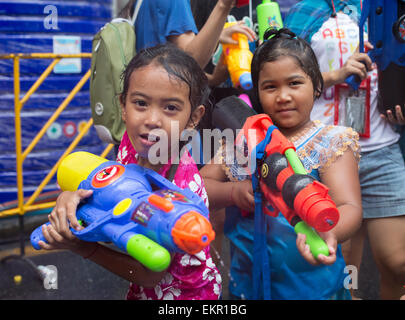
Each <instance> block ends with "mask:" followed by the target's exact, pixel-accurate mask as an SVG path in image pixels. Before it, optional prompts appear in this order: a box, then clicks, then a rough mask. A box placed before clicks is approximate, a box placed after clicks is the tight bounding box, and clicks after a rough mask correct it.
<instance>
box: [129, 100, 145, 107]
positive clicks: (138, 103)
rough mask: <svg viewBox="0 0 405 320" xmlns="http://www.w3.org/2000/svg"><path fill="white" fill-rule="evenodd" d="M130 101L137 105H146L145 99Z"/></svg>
mask: <svg viewBox="0 0 405 320" xmlns="http://www.w3.org/2000/svg"><path fill="white" fill-rule="evenodd" d="M132 103H133V104H135V105H136V106H139V107H146V101H143V100H135V101H133V102H132Z"/></svg>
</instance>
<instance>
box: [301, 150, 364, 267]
mask: <svg viewBox="0 0 405 320" xmlns="http://www.w3.org/2000/svg"><path fill="white" fill-rule="evenodd" d="M320 178H321V181H322V183H323V184H325V185H326V186H327V187H328V188H329V195H330V196H331V198H332V199H333V201H334V202H335V204H336V207H337V209H338V210H339V214H340V218H339V222H338V224H337V225H336V226H335V227H334V228H333V229H332V230H330V231H328V232H323V233H322V232H321V233H319V235H320V236H321V237H322V238H323V239H324V240H325V242H326V244H327V245H328V248H329V253H330V254H329V256H328V257H326V256H323V255H319V256H318V260H316V259H315V258H314V257H313V256H312V254H311V252H310V250H309V247H308V246H307V245H306V244H305V236H304V235H302V234H299V235H298V237H297V247H298V250H299V251H300V253H301V255H302V256H303V257H304V258H305V260H307V261H308V262H309V263H311V264H313V265H318V264H319V263H322V264H326V265H330V264H333V263H334V262H335V261H336V249H337V244H338V243H341V242H344V241H346V240H347V239H350V238H351V237H352V236H353V235H354V233H355V232H356V231H357V230H358V229H359V228H360V226H361V222H362V206H361V192H360V182H359V175H358V165H357V161H356V159H355V157H354V154H353V151H352V150H351V149H348V150H347V151H345V153H344V154H343V155H342V156H340V157H339V158H338V159H337V160H336V161H335V162H333V163H332V164H331V165H330V166H329V167H328V168H327V169H325V170H324V171H323V172H322V173H320Z"/></svg>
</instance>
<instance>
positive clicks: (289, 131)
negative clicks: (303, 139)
mask: <svg viewBox="0 0 405 320" xmlns="http://www.w3.org/2000/svg"><path fill="white" fill-rule="evenodd" d="M312 125H313V122H312V121H311V120H308V121H307V122H306V123H304V124H302V125H300V126H296V127H294V128H279V129H280V132H281V133H282V134H283V135H284V136H285V137H286V138H288V139H289V140H294V138H296V137H297V136H300V135H302V132H303V131H304V130H306V129H308V128H310V127H312Z"/></svg>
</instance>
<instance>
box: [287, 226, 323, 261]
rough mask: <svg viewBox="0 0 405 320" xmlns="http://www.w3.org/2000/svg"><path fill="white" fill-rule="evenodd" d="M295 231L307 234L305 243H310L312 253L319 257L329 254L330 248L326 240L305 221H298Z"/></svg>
mask: <svg viewBox="0 0 405 320" xmlns="http://www.w3.org/2000/svg"><path fill="white" fill-rule="evenodd" d="M294 230H295V233H296V234H298V233H303V234H305V235H306V241H305V243H306V244H307V245H309V249H310V251H311V253H312V255H313V256H314V257H315V258H316V259H317V258H318V255H320V254H323V255H325V256H329V249H328V246H327V245H326V243H325V241H323V239H322V238H321V237H320V236H319V234H317V233H316V231H315V230H314V229H312V228H311V227H310V226H308V225H307V224H306V223H305V222H304V221H300V222H298V223H297V224H296V225H295V227H294Z"/></svg>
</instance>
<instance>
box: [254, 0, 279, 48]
mask: <svg viewBox="0 0 405 320" xmlns="http://www.w3.org/2000/svg"><path fill="white" fill-rule="evenodd" d="M256 13H257V22H258V24H259V39H260V40H262V41H263V35H264V32H265V31H266V30H267V29H268V28H269V27H273V28H277V29H280V28H282V27H283V20H282V19H281V13H280V7H279V6H278V3H277V2H274V1H271V0H263V2H262V3H261V4H259V5H258V6H257V7H256Z"/></svg>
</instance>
